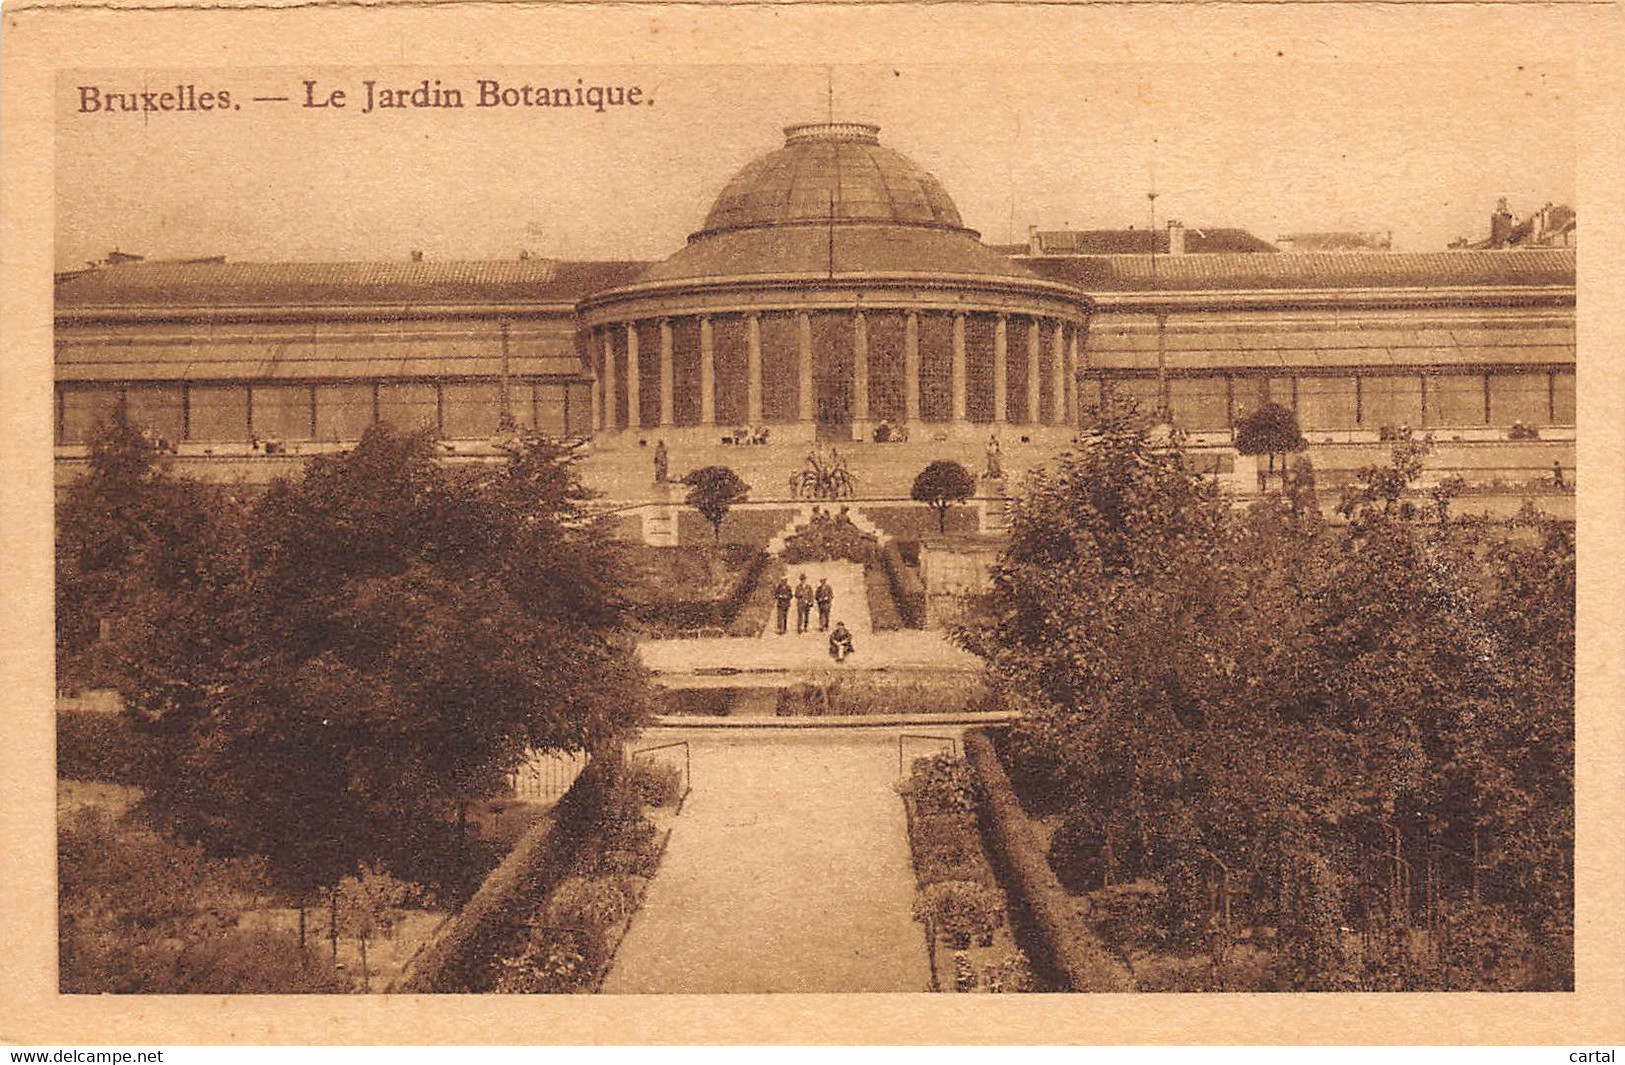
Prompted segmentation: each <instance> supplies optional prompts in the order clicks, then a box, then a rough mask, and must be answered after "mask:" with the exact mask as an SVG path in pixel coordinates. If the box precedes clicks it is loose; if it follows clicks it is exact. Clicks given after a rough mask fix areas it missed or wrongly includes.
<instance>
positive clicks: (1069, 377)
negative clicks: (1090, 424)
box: [1066, 325, 1082, 429]
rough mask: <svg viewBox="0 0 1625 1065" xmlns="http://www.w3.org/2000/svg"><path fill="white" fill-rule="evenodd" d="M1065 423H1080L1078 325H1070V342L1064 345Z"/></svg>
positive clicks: (1075, 426) (1074, 424)
mask: <svg viewBox="0 0 1625 1065" xmlns="http://www.w3.org/2000/svg"><path fill="white" fill-rule="evenodd" d="M1066 423H1067V424H1068V425H1070V426H1071V427H1072V428H1074V429H1076V428H1077V427H1078V426H1079V425H1081V424H1082V416H1081V414H1080V413H1079V411H1078V327H1077V326H1076V325H1074V326H1073V327H1072V342H1071V343H1069V344H1068V345H1067V346H1066Z"/></svg>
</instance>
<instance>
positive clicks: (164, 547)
mask: <svg viewBox="0 0 1625 1065" xmlns="http://www.w3.org/2000/svg"><path fill="white" fill-rule="evenodd" d="M236 508H237V504H236V501H235V499H233V498H232V497H231V495H230V494H229V493H227V492H225V491H223V490H221V489H220V488H218V487H216V486H212V485H205V484H199V483H197V482H195V481H192V480H189V479H187V478H184V477H175V476H172V475H171V474H170V473H169V471H168V469H167V468H166V465H165V463H164V460H163V457H162V455H160V453H159V452H158V449H157V448H156V447H155V446H154V445H153V443H152V441H151V440H150V439H149V438H148V436H147V435H146V434H145V433H143V432H142V431H141V430H140V429H138V428H136V427H134V426H130V425H127V424H125V423H123V422H110V423H104V424H102V425H100V426H98V427H97V428H96V430H95V432H94V433H93V434H92V437H91V442H90V462H89V469H88V471H87V472H86V473H85V474H84V476H82V477H80V478H79V479H78V480H76V481H74V482H73V483H72V484H70V485H69V486H68V487H67V489H66V491H65V492H64V493H63V496H62V501H61V504H60V505H59V506H58V508H57V512H56V651H57V684H58V686H59V687H61V688H67V689H73V688H81V687H113V688H123V687H125V683H124V682H125V676H124V674H123V672H122V671H121V670H120V668H119V667H118V664H117V661H116V655H115V654H114V651H113V647H112V645H111V644H110V643H109V642H108V641H106V640H104V639H103V637H104V636H106V635H110V634H112V633H114V632H116V631H118V630H119V629H120V628H122V627H124V626H127V625H130V624H134V623H136V621H137V618H138V616H139V615H140V614H141V613H142V612H143V611H144V609H145V604H146V601H147V600H148V599H149V598H150V597H151V596H152V595H153V594H156V593H157V592H159V591H161V590H162V589H163V588H165V587H169V588H180V587H200V586H202V585H206V584H207V583H208V582H209V580H211V579H212V576H213V575H211V574H209V573H208V572H207V570H208V566H209V559H210V558H211V556H213V554H214V553H215V552H214V548H215V547H216V546H217V545H218V543H219V541H220V538H221V537H222V536H228V535H229V529H230V526H231V525H232V524H233V522H234V521H235V520H236V519H235V511H236Z"/></svg>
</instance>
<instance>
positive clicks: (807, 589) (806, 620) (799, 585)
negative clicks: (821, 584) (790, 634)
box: [796, 573, 813, 636]
mask: <svg viewBox="0 0 1625 1065" xmlns="http://www.w3.org/2000/svg"><path fill="white" fill-rule="evenodd" d="M812 607H813V586H812V585H810V584H808V583H807V575H806V574H805V573H803V574H802V575H801V579H800V580H799V581H797V582H796V635H798V636H799V635H800V634H802V633H804V632H806V631H807V630H808V629H809V628H811V627H812Z"/></svg>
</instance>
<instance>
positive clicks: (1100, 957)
mask: <svg viewBox="0 0 1625 1065" xmlns="http://www.w3.org/2000/svg"><path fill="white" fill-rule="evenodd" d="M965 760H966V761H968V762H969V763H970V766H971V770H972V771H973V772H974V773H975V774H976V778H977V781H978V782H979V784H980V787H979V788H978V789H977V790H978V793H979V795H980V801H981V807H982V811H981V812H982V816H983V824H984V825H985V827H986V829H987V840H988V843H989V845H990V848H991V850H992V857H993V860H994V862H995V864H996V865H997V866H998V867H999V871H1000V872H1001V874H1002V876H1001V879H1002V880H1003V882H1004V886H1005V888H1006V890H1008V891H1009V893H1010V895H1011V898H1012V900H1013V901H1014V902H1015V904H1016V906H1017V907H1018V909H1020V910H1021V911H1022V912H1023V913H1024V914H1025V915H1026V917H1027V921H1026V924H1027V925H1028V930H1029V931H1030V933H1031V935H1030V938H1031V939H1032V942H1031V943H1024V944H1023V946H1024V947H1025V948H1026V951H1027V954H1028V956H1029V957H1030V958H1031V959H1032V960H1033V963H1034V964H1035V965H1036V966H1038V967H1039V968H1040V969H1042V970H1044V971H1045V975H1046V976H1047V977H1048V978H1050V979H1051V980H1052V981H1053V983H1054V984H1055V985H1056V986H1060V987H1064V988H1066V989H1067V990H1070V991H1132V990H1134V978H1133V977H1132V976H1131V975H1130V973H1129V971H1128V969H1126V968H1125V967H1124V966H1123V965H1122V963H1121V962H1119V961H1118V960H1117V959H1116V958H1114V957H1113V956H1112V955H1111V953H1110V952H1109V951H1108V950H1107V949H1106V946H1105V944H1104V943H1102V942H1101V941H1100V939H1099V937H1097V936H1096V935H1095V934H1094V931H1093V930H1092V929H1090V928H1089V927H1087V926H1086V925H1085V924H1084V922H1083V921H1081V920H1080V919H1079V918H1078V917H1077V916H1076V914H1075V912H1074V910H1073V907H1074V905H1075V902H1074V900H1073V899H1072V897H1071V896H1069V895H1068V894H1067V893H1066V890H1065V889H1064V888H1062V887H1061V883H1060V881H1059V880H1057V879H1056V878H1055V873H1054V872H1053V871H1052V870H1051V869H1050V866H1049V860H1048V859H1047V858H1046V857H1045V855H1044V848H1043V847H1041V846H1039V843H1038V840H1037V839H1036V838H1035V837H1034V835H1033V832H1032V828H1031V826H1030V825H1029V824H1028V823H1027V815H1026V814H1025V813H1023V812H1022V810H1021V805H1020V803H1019V802H1018V801H1017V799H1016V792H1015V789H1014V788H1013V787H1011V785H1010V778H1009V776H1008V775H1007V774H1006V773H1005V771H1004V766H1003V765H1001V764H1000V763H999V756H998V753H997V752H996V751H995V750H994V749H993V741H992V739H991V738H990V737H989V735H988V731H987V730H986V729H969V730H967V731H966V733H965Z"/></svg>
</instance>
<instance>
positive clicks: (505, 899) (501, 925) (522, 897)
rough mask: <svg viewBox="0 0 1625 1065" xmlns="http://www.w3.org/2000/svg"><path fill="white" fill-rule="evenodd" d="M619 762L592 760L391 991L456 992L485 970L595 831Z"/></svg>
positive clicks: (565, 871) (602, 814)
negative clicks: (524, 912)
mask: <svg viewBox="0 0 1625 1065" xmlns="http://www.w3.org/2000/svg"><path fill="white" fill-rule="evenodd" d="M622 771H623V764H622V763H620V761H619V760H618V759H616V758H613V757H600V758H594V759H592V760H591V761H589V762H588V763H587V766H586V768H585V769H583V770H582V771H581V775H580V776H578V777H576V781H575V783H574V784H572V785H571V786H570V790H569V791H567V792H565V793H564V797H563V798H561V799H560V800H559V801H558V803H557V804H556V805H555V806H554V807H553V810H552V813H551V814H550V815H549V816H547V817H544V818H542V819H541V820H539V821H537V822H536V824H535V825H533V826H531V828H530V830H529V831H527V832H526V833H525V834H524V835H523V836H521V837H520V838H519V841H518V842H517V843H516V844H515V845H514V848H513V850H512V851H510V852H509V854H508V857H507V858H505V859H503V861H502V864H501V865H499V866H497V867H496V869H494V870H493V871H492V872H491V875H489V876H487V877H486V878H485V881H484V883H482V884H481V885H480V887H479V890H478V891H476V892H475V893H474V897H473V898H471V899H469V900H468V903H467V904H466V905H465V906H464V907H463V909H462V911H461V912H460V913H458V914H457V916H456V917H453V918H452V919H451V920H450V921H448V922H447V923H446V924H445V925H443V926H442V927H441V929H440V931H439V932H437V933H436V934H435V937H434V938H433V939H431V940H430V941H429V942H428V943H427V944H425V946H424V947H423V949H422V950H421V951H419V952H418V954H417V956H416V957H414V958H413V959H412V961H411V963H410V964H409V965H408V966H407V968H406V971H405V972H403V973H402V974H401V976H400V977H399V978H398V979H397V980H396V981H395V983H394V984H393V986H391V987H390V989H389V990H391V991H396V992H404V993H409V994H422V993H426V992H456V991H462V990H464V989H465V988H467V987H468V985H469V984H470V983H471V982H474V981H475V980H477V978H478V974H480V973H481V972H482V970H484V969H485V968H487V967H488V966H489V964H490V959H491V957H492V956H493V955H494V954H495V953H496V951H497V950H498V949H499V948H500V947H501V945H502V944H503V943H504V942H506V941H507V940H508V939H510V938H512V936H513V935H514V934H515V932H516V929H517V925H518V923H519V920H520V918H519V914H518V911H519V910H520V909H521V907H522V906H523V904H524V903H525V902H526V900H529V899H533V898H537V897H540V896H542V895H545V894H546V893H547V892H548V891H550V890H552V888H553V886H554V885H556V884H557V883H559V882H560V881H561V880H563V879H564V877H565V876H566V875H567V874H568V873H569V871H570V868H571V863H572V861H573V859H574V857H575V855H576V852H577V851H578V850H580V849H581V847H583V846H585V845H586V844H588V843H589V842H590V841H591V840H592V839H593V837H594V836H595V835H596V834H597V832H598V831H599V828H600V822H601V820H602V818H603V816H604V812H605V809H606V807H607V806H608V805H609V802H610V796H611V794H612V792H613V790H614V789H615V787H616V785H617V778H618V777H619V776H620V774H621V773H622Z"/></svg>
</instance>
